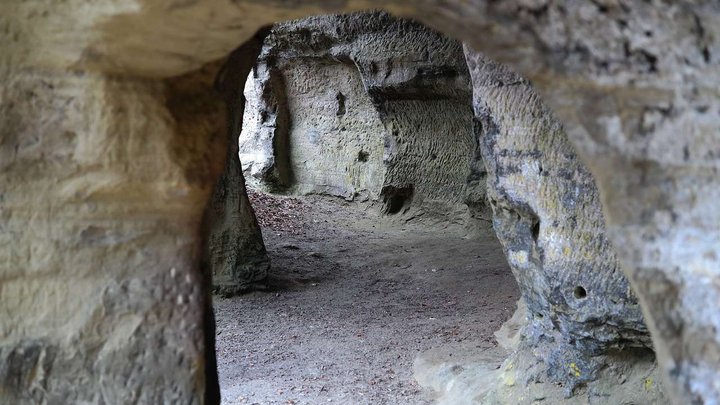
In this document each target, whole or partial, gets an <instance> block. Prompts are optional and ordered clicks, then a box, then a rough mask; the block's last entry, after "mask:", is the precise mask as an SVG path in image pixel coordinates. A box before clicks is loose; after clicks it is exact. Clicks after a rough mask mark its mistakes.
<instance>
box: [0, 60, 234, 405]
mask: <svg viewBox="0 0 720 405" xmlns="http://www.w3.org/2000/svg"><path fill="white" fill-rule="evenodd" d="M198 75H200V76H202V75H203V74H202V73H198ZM0 76H2V81H3V83H4V85H3V86H2V89H0V120H1V121H2V125H0V184H2V187H0V189H1V190H2V191H0V196H1V197H0V201H1V204H2V206H1V208H0V217H1V218H2V219H1V220H0V297H1V299H2V304H0V308H1V312H2V314H3V315H2V316H0V331H2V333H0V392H1V393H2V400H1V401H0V402H3V403H8V404H38V403H163V402H168V401H182V402H185V403H192V404H201V403H203V397H204V395H205V392H206V390H205V386H206V375H207V376H208V379H210V380H212V378H213V374H212V373H209V372H206V370H205V368H204V367H205V364H206V361H205V342H204V340H205V334H206V332H205V330H204V328H205V323H206V316H207V313H206V312H205V309H206V308H209V304H208V302H207V299H208V298H207V296H206V282H205V278H204V277H203V274H201V273H200V272H199V271H198V257H199V253H200V244H199V241H198V238H197V229H198V228H199V225H200V221H201V216H202V215H201V214H202V211H203V208H204V206H205V203H206V201H207V199H208V197H209V194H210V190H211V187H212V184H213V182H214V177H215V176H216V174H217V171H218V169H219V168H218V167H217V165H213V163H211V162H212V160H213V157H212V156H213V155H214V154H215V153H218V152H220V153H222V148H223V146H224V145H223V140H224V136H225V134H224V125H223V123H224V120H223V117H224V114H223V109H219V110H217V109H215V108H214V107H213V105H217V104H213V102H212V101H209V104H208V105H206V106H205V108H203V109H202V110H192V109H187V107H188V105H187V103H192V102H193V98H192V97H190V96H191V95H192V94H194V93H195V92H196V88H195V87H189V88H188V87H183V86H180V85H178V83H175V82H172V81H171V82H157V81H149V80H146V79H137V78H119V77H111V76H106V75H103V74H95V73H75V74H66V73H58V72H51V71H42V70H27V69H25V70H13V69H8V68H7V67H4V68H2V72H1V73H0ZM196 79H197V77H196ZM193 82H195V83H198V82H200V83H202V80H201V79H198V80H193ZM208 90H211V89H208ZM182 111H188V112H189V113H188V114H182V118H177V119H176V118H175V117H176V114H178V113H180V112H182ZM218 122H219V123H220V125H218V124H217V123H218ZM181 124H184V125H183V126H184V128H185V129H187V130H179V129H178V126H179V125H181ZM150 134H152V135H150ZM208 371H210V370H208Z"/></svg>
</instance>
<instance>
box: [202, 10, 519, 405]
mask: <svg viewBox="0 0 720 405" xmlns="http://www.w3.org/2000/svg"><path fill="white" fill-rule="evenodd" d="M330 27H332V28H330ZM264 42H265V45H264V47H263V50H262V52H261V53H260V56H259V59H258V61H257V63H256V64H255V66H254V68H253V70H252V71H251V72H250V74H249V77H248V80H247V82H246V84H245V88H244V96H245V99H246V104H245V109H244V120H243V128H242V131H241V133H240V134H239V156H240V161H241V162H242V164H243V169H244V170H243V172H244V175H245V179H246V185H247V189H248V191H249V196H250V202H251V203H252V205H253V207H254V211H255V214H256V217H257V218H258V221H259V223H260V225H261V228H262V234H263V241H264V244H265V247H266V248H267V253H268V257H269V262H270V263H271V264H270V267H269V269H268V270H267V273H268V277H267V278H265V279H260V280H257V282H256V283H255V291H254V292H249V293H246V294H243V295H240V296H237V297H230V298H219V297H218V298H216V299H215V305H216V321H217V325H218V332H217V333H218V334H217V343H216V344H217V350H218V370H219V376H220V386H221V391H222V392H223V398H224V399H223V401H225V402H226V403H234V402H242V401H247V402H249V403H253V402H257V403H273V402H283V401H287V402H307V403H325V402H328V401H330V402H336V403H337V402H339V403H362V402H393V403H407V404H418V403H426V402H428V401H429V400H430V398H431V394H430V393H428V392H423V390H422V389H421V387H420V386H418V384H417V382H416V381H415V377H414V373H420V374H424V375H426V376H430V375H431V374H432V372H430V371H427V370H431V369H432V368H433V367H434V366H436V365H437V363H435V362H431V361H424V362H419V363H418V365H417V367H415V370H414V367H413V363H414V362H415V358H416V357H417V356H418V355H420V354H422V353H423V352H426V351H428V350H430V349H433V348H437V347H439V346H443V345H447V344H453V345H454V346H455V349H456V351H455V355H456V356H457V357H458V358H459V359H460V358H462V357H463V356H464V353H468V352H472V350H474V349H476V348H478V347H483V348H486V349H489V348H493V349H494V348H495V347H496V346H497V342H496V340H495V337H494V335H493V333H494V332H495V331H496V330H497V329H498V328H499V326H500V324H501V323H502V322H503V321H504V320H505V319H507V318H508V317H509V316H510V315H511V314H512V312H513V311H514V309H515V302H516V301H517V298H518V291H517V286H516V283H515V281H514V279H513V277H512V274H511V272H510V269H509V267H508V265H507V261H506V259H505V256H504V253H503V249H502V246H501V245H500V244H499V242H498V241H497V239H496V237H495V235H494V232H493V230H492V228H491V213H490V210H489V206H488V204H487V200H486V197H485V194H484V190H485V187H484V180H485V179H484V177H482V172H480V173H477V172H475V173H474V172H473V170H474V168H476V167H479V166H482V162H477V161H475V159H477V158H478V157H477V156H476V154H475V151H476V149H477V148H476V144H477V142H476V140H475V134H474V132H473V111H472V97H471V96H472V94H471V93H472V88H471V86H470V77H469V73H468V70H467V65H466V62H465V57H464V54H463V50H462V46H461V44H460V43H459V42H458V41H455V40H452V39H450V38H447V37H444V36H442V35H441V34H439V33H437V32H435V31H433V30H431V29H429V28H427V27H425V26H423V25H421V24H419V23H417V22H414V21H410V20H403V19H398V18H394V17H391V16H390V15H388V14H386V13H380V12H368V13H356V14H349V15H328V16H318V17H312V18H308V19H304V20H296V21H291V22H287V23H281V24H277V25H275V26H274V28H273V30H272V32H271V33H270V35H269V36H268V37H267V38H266V39H265V41H264ZM232 68H233V66H231V65H229V66H228V67H227V68H226V69H232ZM233 98H238V96H235V97H233ZM214 240H219V239H214ZM211 250H212V246H211ZM219 250H225V249H219ZM240 253H241V254H242V252H240ZM251 255H253V253H252V252H251ZM261 266H265V264H264V263H263V264H261ZM497 357H498V360H499V359H500V358H501V357H502V356H500V355H498V356H497ZM496 366H499V363H498V364H497V365H496Z"/></svg>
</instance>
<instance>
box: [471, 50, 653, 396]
mask: <svg viewBox="0 0 720 405" xmlns="http://www.w3.org/2000/svg"><path fill="white" fill-rule="evenodd" d="M466 56H467V60H468V67H469V69H470V74H471V76H472V79H473V93H474V94H473V97H474V100H473V106H474V109H475V116H476V119H477V121H478V123H477V125H476V129H477V136H478V140H479V142H478V144H479V147H480V151H481V153H482V157H483V161H484V162H485V165H486V167H487V170H488V198H489V200H490V204H491V206H492V208H493V213H494V216H493V223H494V228H495V230H496V232H497V235H498V238H499V239H500V241H501V243H502V244H503V246H504V249H505V251H506V255H507V257H508V262H509V264H510V267H511V268H512V270H513V273H514V274H515V278H516V279H517V280H518V285H519V286H520V290H521V293H522V296H523V299H524V301H525V302H526V303H527V311H528V313H527V325H526V326H525V327H524V328H523V330H522V331H521V339H520V341H519V346H518V348H517V350H516V352H515V353H514V354H513V356H512V357H511V358H510V359H509V360H508V361H507V362H506V364H505V365H504V370H503V373H504V375H503V376H502V379H504V380H505V381H506V382H507V381H512V384H504V385H508V386H509V387H511V388H503V389H505V390H511V389H512V390H517V391H519V392H513V393H504V394H501V395H500V396H503V397H504V400H502V401H501V402H503V403H526V402H527V403H531V402H532V401H533V400H534V399H533V398H534V396H535V395H536V394H537V393H533V390H536V389H538V388H537V387H536V386H534V385H533V384H532V383H535V384H537V383H547V382H552V383H554V384H560V385H561V386H562V387H563V388H564V390H565V393H566V396H570V395H571V394H576V395H579V396H581V397H585V398H586V399H585V400H586V401H588V402H590V403H602V401H605V400H606V398H607V396H608V395H611V394H612V391H613V390H617V389H618V387H619V386H620V385H622V384H623V383H624V382H625V381H626V380H627V379H628V376H627V375H626V374H630V373H628V371H627V367H624V366H622V365H621V364H618V363H623V362H626V363H627V364H633V363H636V362H640V361H644V359H645V358H647V357H648V356H649V357H650V359H652V357H653V356H652V353H651V352H650V353H649V354H648V353H647V352H649V350H648V348H649V347H650V336H649V333H648V331H647V328H646V327H645V325H644V323H643V318H642V314H641V311H640V306H639V305H638V302H637V299H636V298H635V296H634V295H633V293H632V292H631V290H630V286H629V285H628V281H627V279H626V278H625V276H624V274H623V273H622V271H621V270H620V268H619V263H618V260H617V258H616V257H615V254H614V253H613V251H612V249H611V247H610V242H609V241H608V239H607V238H606V236H605V229H604V222H603V217H602V212H601V208H600V200H599V194H598V190H597V188H596V187H595V183H594V181H593V178H592V176H591V175H590V173H589V172H588V170H587V169H586V168H585V166H584V165H583V164H582V163H581V162H580V161H579V160H578V158H577V156H576V155H575V152H574V150H573V148H572V146H571V145H570V142H569V140H568V138H567V136H566V135H565V133H564V132H563V130H562V126H561V125H560V123H559V122H558V121H557V120H556V119H555V118H554V117H553V116H552V114H551V113H550V111H549V110H548V109H547V108H546V107H545V106H544V105H543V104H542V102H541V101H540V98H539V97H538V95H537V94H536V92H535V90H534V89H533V88H532V86H531V85H530V83H529V82H528V81H527V80H525V79H523V78H521V77H520V76H518V75H517V74H515V73H513V72H512V71H510V70H509V68H507V67H505V66H503V65H501V64H499V63H496V62H493V61H491V60H490V59H488V58H487V57H485V56H484V55H482V54H479V53H477V52H473V51H471V50H469V49H466ZM639 349H645V350H639ZM531 353H532V354H531ZM533 356H535V357H536V359H535V360H534V361H533V360H532V357H533ZM521 357H526V358H521ZM648 365H649V366H650V369H648V370H644V371H643V372H644V374H645V375H646V376H647V378H649V379H650V380H652V379H653V378H652V375H651V372H652V360H651V362H650V363H649V364H648ZM608 370H610V372H608ZM635 373H637V372H635ZM599 379H602V381H601V382H597V380H599ZM608 380H610V381H608ZM654 380H655V381H656V380H657V378H656V377H655V378H654ZM632 382H634V383H638V382H637V381H632ZM608 384H609V385H608ZM639 384H640V385H638V386H637V387H635V388H632V387H631V388H630V392H631V393H632V392H635V393H636V395H637V397H636V398H632V399H633V401H639V402H645V401H648V400H649V398H650V396H651V395H653V393H652V392H645V391H656V390H657V384H653V385H651V386H650V387H648V386H647V384H646V383H644V382H642V381H641V382H640V383H639ZM548 387H551V385H550V384H548V385H547V387H543V388H542V389H545V390H546V391H550V389H548ZM629 399H630V398H625V400H626V401H627V400H629ZM554 401H557V400H554ZM573 401H577V399H573Z"/></svg>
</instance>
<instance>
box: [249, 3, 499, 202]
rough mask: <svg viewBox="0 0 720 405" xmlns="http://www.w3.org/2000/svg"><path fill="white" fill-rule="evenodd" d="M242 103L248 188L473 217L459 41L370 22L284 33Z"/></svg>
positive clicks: (343, 21)
mask: <svg viewBox="0 0 720 405" xmlns="http://www.w3.org/2000/svg"><path fill="white" fill-rule="evenodd" d="M245 91H246V95H247V97H248V99H250V100H251V101H250V106H251V107H252V108H249V109H248V112H247V113H246V117H245V122H246V124H245V127H244V130H243V134H242V136H241V137H240V149H241V151H240V157H241V160H242V161H243V165H244V169H245V173H246V174H247V175H248V178H251V179H253V180H254V181H255V182H256V184H259V185H260V186H262V187H266V188H271V189H277V188H285V189H292V190H293V191H294V192H298V193H308V192H314V193H326V194H330V195H336V196H341V197H344V198H347V199H355V198H360V199H365V200H367V199H370V200H378V199H381V200H382V201H383V203H384V209H385V212H386V213H390V214H394V213H398V212H405V211H407V210H408V209H410V208H411V206H413V207H424V208H425V210H427V211H439V212H443V211H446V210H447V207H446V205H448V203H450V204H451V205H455V206H460V205H462V202H463V200H464V199H465V195H466V194H471V195H472V199H473V202H474V203H475V204H474V205H473V207H475V208H478V209H477V210H476V211H477V212H478V213H479V212H483V209H484V207H485V204H484V198H485V196H484V187H483V186H482V185H481V183H482V182H481V181H476V182H473V183H471V187H468V186H467V183H468V181H467V179H468V176H469V174H470V161H471V158H472V155H473V150H474V143H473V138H472V135H471V134H472V127H471V122H472V121H471V118H472V112H471V108H470V87H469V77H468V74H467V68H466V65H465V61H464V59H463V54H462V49H461V45H460V44H459V43H458V42H457V41H454V40H451V39H449V38H447V37H444V36H442V35H441V34H439V33H437V32H434V31H432V30H429V29H428V28H426V27H424V26H422V25H420V24H417V23H415V22H411V21H408V20H402V19H397V18H394V17H391V16H390V15H388V14H386V13H379V12H375V13H356V14H350V15H346V16H325V17H313V18H308V19H304V20H298V21H293V22H290V23H284V24H280V25H278V26H276V27H275V28H274V30H273V34H272V35H271V36H270V37H269V38H268V40H267V43H266V46H265V50H264V51H263V55H262V57H261V58H260V60H259V63H258V66H256V68H255V70H254V73H253V75H252V76H251V77H250V79H249V80H248V83H247V85H246V90H245ZM482 179H483V180H484V178H482ZM468 190H470V191H469V192H468ZM444 205H445V206H444Z"/></svg>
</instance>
